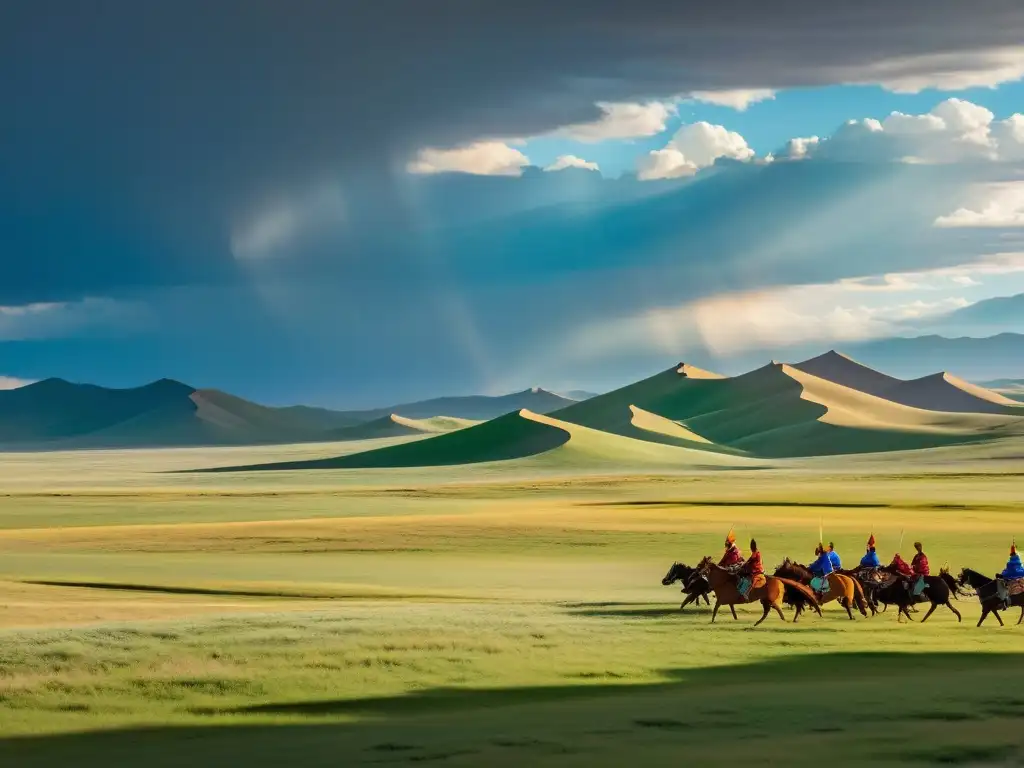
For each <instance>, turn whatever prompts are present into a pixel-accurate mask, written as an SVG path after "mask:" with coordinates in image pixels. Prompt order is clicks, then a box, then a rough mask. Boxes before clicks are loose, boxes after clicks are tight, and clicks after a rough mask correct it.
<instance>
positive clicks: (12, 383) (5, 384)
mask: <svg viewBox="0 0 1024 768" xmlns="http://www.w3.org/2000/svg"><path fill="white" fill-rule="evenodd" d="M35 381H36V380H35V379H19V378H17V377H16V376H0V390H2V389H18V388H19V387H24V386H26V385H28V384H34V383H35Z"/></svg>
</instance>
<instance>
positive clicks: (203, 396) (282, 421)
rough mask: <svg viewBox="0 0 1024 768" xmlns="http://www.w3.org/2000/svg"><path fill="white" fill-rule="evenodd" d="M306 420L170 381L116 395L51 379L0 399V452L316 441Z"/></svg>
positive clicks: (115, 391) (108, 390) (113, 391)
mask: <svg viewBox="0 0 1024 768" xmlns="http://www.w3.org/2000/svg"><path fill="white" fill-rule="evenodd" d="M321 432H322V429H315V428H312V427H311V426H310V424H309V421H308V419H307V418H305V417H304V415H302V414H300V415H296V414H294V412H292V411H291V410H290V409H286V408H284V409H282V408H268V407H266V406H262V405H257V404H256V403H252V402H249V401H248V400H243V399H242V398H239V397H235V396H233V395H229V394H227V393H224V392H219V391H217V390H197V389H195V388H193V387H190V386H188V385H187V384H182V383H181V382H178V381H172V380H169V379H161V380H160V381H156V382H153V383H152V384H147V385H145V386H142V387H135V388H130V389H111V388H106V387H97V386H94V385H91V384H73V383H71V382H67V381H64V380H62V379H46V380H44V381H40V382H37V383H35V384H29V385H27V386H25V387H21V388H19V389H13V390H5V391H2V392H0V446H3V447H4V448H7V449H62V448H80V447H81V448H99V447H142V446H172V445H210V444H245V443H262V442H285V441H293V440H311V439H316V438H317V437H318V435H319V434H321Z"/></svg>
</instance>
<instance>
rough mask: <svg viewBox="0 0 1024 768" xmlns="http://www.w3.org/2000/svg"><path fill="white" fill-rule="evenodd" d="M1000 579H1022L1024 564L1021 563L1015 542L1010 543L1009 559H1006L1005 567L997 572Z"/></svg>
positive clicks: (1023, 576) (1023, 577)
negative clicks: (1000, 571)
mask: <svg viewBox="0 0 1024 768" xmlns="http://www.w3.org/2000/svg"><path fill="white" fill-rule="evenodd" d="M999 577H1000V578H1001V579H1004V580H1006V581H1017V579H1024V564H1021V561H1020V555H1018V554H1017V542H1016V541H1014V542H1013V544H1011V545H1010V559H1009V560H1007V561H1006V567H1005V568H1004V569H1003V572H1002V573H1000V574H999Z"/></svg>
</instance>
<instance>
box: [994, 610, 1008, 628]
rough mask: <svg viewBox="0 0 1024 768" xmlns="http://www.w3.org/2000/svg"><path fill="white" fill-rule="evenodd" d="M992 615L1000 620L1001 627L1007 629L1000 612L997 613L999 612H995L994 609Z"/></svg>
mask: <svg viewBox="0 0 1024 768" xmlns="http://www.w3.org/2000/svg"><path fill="white" fill-rule="evenodd" d="M992 615H993V616H995V617H996V618H997V619H999V626H1000V627H1005V626H1006V625H1005V624H1003V617H1002V616H1000V615H999V611H997V610H995V609H994V608H993V609H992Z"/></svg>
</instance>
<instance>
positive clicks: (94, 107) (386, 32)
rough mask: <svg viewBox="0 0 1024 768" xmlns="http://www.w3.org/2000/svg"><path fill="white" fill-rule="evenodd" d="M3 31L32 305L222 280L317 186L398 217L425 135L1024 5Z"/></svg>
mask: <svg viewBox="0 0 1024 768" xmlns="http://www.w3.org/2000/svg"><path fill="white" fill-rule="evenodd" d="M0 35H2V38H0V94H2V98H3V102H4V104H5V105H6V107H7V108H6V109H5V115H4V120H3V121H2V122H0V188H2V190H3V193H2V199H0V202H2V203H3V205H2V207H0V211H2V213H0V248H2V249H3V253H4V259H5V261H6V262H8V263H12V264H14V265H15V268H14V270H13V274H8V275H6V276H5V277H6V278H8V279H5V280H4V286H3V290H4V296H3V299H2V300H4V301H32V300H47V299H55V298H69V297H74V296H75V295H84V294H87V293H96V292H102V291H103V290H104V289H105V288H109V289H111V290H113V289H117V288H123V287H126V286H127V287H131V286H140V285H165V284H172V285H173V284H189V283H196V282H209V281H228V282H230V281H234V280H237V279H239V274H238V270H237V266H236V265H235V263H234V260H233V258H232V256H231V253H230V237H231V235H230V233H231V231H232V228H233V227H235V226H237V223H238V221H239V220H245V219H246V218H247V217H252V216H258V215H259V211H260V210H261V209H262V208H263V207H265V206H267V205H273V204H274V202H275V201H277V200H279V199H281V198H282V197H284V198H288V197H290V196H296V195H297V196H301V195H303V194H305V193H306V191H307V189H308V187H309V186H310V185H316V184H320V183H323V182H324V181H325V180H326V181H328V182H332V183H338V184H341V185H342V187H343V188H344V190H345V192H346V196H347V198H348V199H349V201H350V204H351V205H353V207H354V209H355V210H354V211H353V216H358V217H359V218H360V219H361V220H364V221H365V220H368V219H376V220H383V221H386V222H387V223H388V225H389V226H390V227H391V228H395V227H397V228H402V227H405V228H406V229H412V228H413V226H414V224H415V212H414V211H410V210H408V209H407V208H405V207H404V206H403V200H404V199H405V186H406V181H405V180H404V179H403V178H402V176H403V175H404V174H403V173H402V169H403V168H404V164H405V162H406V161H407V160H408V158H409V157H410V156H411V155H412V153H414V152H415V150H416V149H418V148H420V147H422V146H426V145H440V146H448V145H452V144H456V143H458V142H460V141H464V140H469V139H475V138H479V137H482V136H509V135H513V136H514V135H527V134H533V133H537V132H541V131H544V130H548V129H551V128H554V127H556V126H558V125H564V124H566V123H572V122H578V121H581V120H587V119H591V118H594V117H596V116H597V110H596V108H595V107H594V102H595V101H597V100H616V99H634V98H642V97H659V96H670V95H673V94H677V93H680V92H684V91H688V90H691V89H702V90H708V89H719V88H752V87H786V86H797V85H812V84H820V83H826V82H833V81H837V80H851V79H858V78H863V77H867V78H871V77H876V75H874V74H872V73H873V72H876V71H878V64H879V62H889V64H888V65H887V66H886V67H885V69H884V72H885V76H886V77H890V78H892V77H897V76H907V75H914V74H919V73H922V72H927V71H929V70H930V69H936V68H938V69H943V68H949V66H950V64H949V62H948V61H947V60H941V61H939V62H938V63H936V61H937V60H936V58H935V57H936V56H940V57H941V56H943V55H945V56H949V55H953V56H955V57H956V61H957V62H958V64H957V66H963V67H964V68H971V67H973V66H988V65H987V64H984V62H982V63H980V64H979V61H981V59H983V58H984V55H983V53H984V52H986V51H992V50H995V49H998V48H1001V47H1004V46H1014V45H1017V44H1019V41H1020V40H1022V39H1024V9H1022V8H1021V7H1020V6H1019V4H1017V3H1013V2H991V3H985V4H981V5H976V4H965V3H961V2H954V1H953V0H941V1H938V2H936V1H934V0H933V1H931V2H908V3H888V2H884V3H883V2H880V1H876V2H866V3H857V4H846V5H839V4H834V3H832V4H828V3H817V2H788V3H771V4H766V3H758V2H746V3H718V4H704V5H701V6H699V7H698V6H694V5H693V4H687V3H678V2H646V3H645V2H639V3H628V4H623V3H620V2H615V1H613V0H597V1H591V2H585V3H584V2H572V1H569V2H558V3H550V2H539V1H527V2H519V3H514V4H498V3H476V2H469V1H455V0H451V1H449V2H412V0H405V1H403V2H394V1H391V0H367V1H366V2H348V3H338V2H334V1H333V0H306V1H305V2H302V3H298V4H296V3H285V2H279V1H275V2H266V1H265V0H222V1H221V2H216V3H206V2H195V1H193V2H176V3H138V2H131V0H118V1H113V0H93V1H92V2H80V3H66V2H54V1H53V0H37V1H36V2H32V3H5V4H3V7H2V9H0ZM985 55H987V54H985ZM922 57H927V58H922ZM979 57H981V58H979ZM893 62H895V63H893ZM359 244H360V243H359V241H356V242H355V243H353V245H359Z"/></svg>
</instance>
